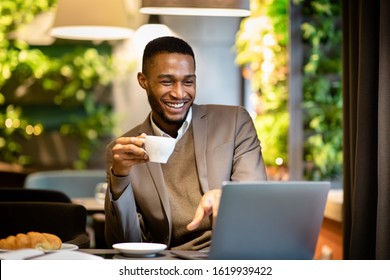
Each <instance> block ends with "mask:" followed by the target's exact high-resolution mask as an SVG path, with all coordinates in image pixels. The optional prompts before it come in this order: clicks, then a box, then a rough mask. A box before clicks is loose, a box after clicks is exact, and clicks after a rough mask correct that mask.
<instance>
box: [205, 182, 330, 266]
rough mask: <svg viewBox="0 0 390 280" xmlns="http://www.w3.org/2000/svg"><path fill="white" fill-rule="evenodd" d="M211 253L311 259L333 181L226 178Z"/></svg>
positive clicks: (228, 256) (229, 256) (216, 255)
mask: <svg viewBox="0 0 390 280" xmlns="http://www.w3.org/2000/svg"><path fill="white" fill-rule="evenodd" d="M222 188H223V189H222V196H221V201H220V207H219V211H218V217H217V220H216V222H215V228H214V230H213V236H212V242H211V249H210V255H209V259H270V260H273V259H285V260H287V259H312V258H313V256H314V252H315V248H316V244H317V238H318V234H319V231H320V228H321V224H322V219H323V215H324V209H325V203H326V199H327V195H328V191H329V189H330V183H329V182H308V181H305V182H292V181H289V182H281V181H268V182H224V183H223V187H222Z"/></svg>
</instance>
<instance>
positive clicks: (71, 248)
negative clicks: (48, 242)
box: [0, 243, 79, 253]
mask: <svg viewBox="0 0 390 280" xmlns="http://www.w3.org/2000/svg"><path fill="white" fill-rule="evenodd" d="M78 248H79V246H77V245H74V244H69V243H62V245H61V248H60V249H58V250H44V249H37V250H40V251H43V252H45V253H50V252H57V251H60V250H64V251H74V250H77V249H78ZM9 251H15V250H6V249H0V252H9Z"/></svg>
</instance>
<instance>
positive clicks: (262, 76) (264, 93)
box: [235, 0, 289, 177]
mask: <svg viewBox="0 0 390 280" xmlns="http://www.w3.org/2000/svg"><path fill="white" fill-rule="evenodd" d="M287 7H288V4H287V0H252V1H251V11H252V15H251V16H250V17H248V18H245V19H243V20H242V22H241V26H240V30H239V31H238V33H237V38H236V46H235V47H236V52H237V56H236V62H237V63H238V64H239V65H241V66H242V67H243V68H244V70H243V75H244V77H245V78H247V79H249V80H250V81H251V86H252V88H251V90H252V92H253V94H252V100H253V101H254V103H255V108H256V116H255V118H254V123H255V126H256V129H257V132H258V135H259V138H260V140H261V144H262V148H263V157H264V161H265V164H266V166H267V168H268V172H269V173H271V172H273V171H272V170H274V169H280V168H281V167H283V166H286V165H287V164H288V141H287V139H288V138H287V135H288V126H289V115H288V111H287V101H288V88H287V70H288V65H287V58H288V57H287V44H288V27H287V22H288V19H287ZM269 175H270V176H271V177H274V176H273V175H272V174H269Z"/></svg>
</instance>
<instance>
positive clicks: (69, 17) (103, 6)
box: [50, 0, 132, 40]
mask: <svg viewBox="0 0 390 280" xmlns="http://www.w3.org/2000/svg"><path fill="white" fill-rule="evenodd" d="M50 34H51V36H53V37H56V38H62V39H76V40H119V39H126V38H129V37H130V36H131V35H132V30H131V29H130V28H129V25H128V22H127V15H126V9H125V4H124V2H123V0H58V4H57V10H56V15H55V19H54V23H53V27H52V29H51V32H50Z"/></svg>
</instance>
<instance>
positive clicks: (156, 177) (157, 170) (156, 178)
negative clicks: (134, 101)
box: [139, 115, 172, 236]
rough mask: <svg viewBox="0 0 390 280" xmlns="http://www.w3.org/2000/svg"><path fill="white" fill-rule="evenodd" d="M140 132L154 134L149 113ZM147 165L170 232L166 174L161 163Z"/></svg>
mask: <svg viewBox="0 0 390 280" xmlns="http://www.w3.org/2000/svg"><path fill="white" fill-rule="evenodd" d="M139 133H146V134H147V135H153V129H152V127H151V125H150V121H149V115H148V117H147V118H146V120H145V121H144V122H143V123H142V125H141V126H140V130H139ZM146 166H147V167H148V170H149V173H150V176H151V178H152V181H153V183H154V186H155V187H156V189H157V193H158V195H159V198H160V201H161V203H162V205H163V207H164V210H165V214H166V216H167V218H168V226H169V232H171V229H172V219H171V210H170V206H169V198H168V193H167V189H166V186H165V181H164V175H163V173H162V168H161V165H160V164H159V163H155V162H147V163H146ZM169 236H170V234H169Z"/></svg>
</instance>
